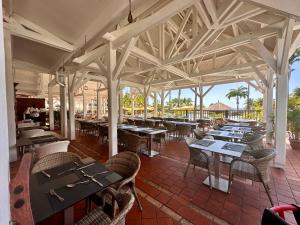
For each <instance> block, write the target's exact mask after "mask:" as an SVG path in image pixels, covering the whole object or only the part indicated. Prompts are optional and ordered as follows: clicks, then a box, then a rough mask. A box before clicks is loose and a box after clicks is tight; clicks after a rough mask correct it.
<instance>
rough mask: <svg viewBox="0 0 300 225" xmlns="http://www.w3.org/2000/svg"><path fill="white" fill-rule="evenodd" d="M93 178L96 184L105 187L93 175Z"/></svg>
mask: <svg viewBox="0 0 300 225" xmlns="http://www.w3.org/2000/svg"><path fill="white" fill-rule="evenodd" d="M91 180H92V181H94V182H95V183H96V184H98V185H99V186H100V187H103V184H101V183H100V182H99V181H97V180H96V179H95V178H94V177H91Z"/></svg>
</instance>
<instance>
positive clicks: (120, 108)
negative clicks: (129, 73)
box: [119, 88, 124, 123]
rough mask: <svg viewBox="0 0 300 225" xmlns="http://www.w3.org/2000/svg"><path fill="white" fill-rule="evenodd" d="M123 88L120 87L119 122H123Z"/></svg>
mask: <svg viewBox="0 0 300 225" xmlns="http://www.w3.org/2000/svg"><path fill="white" fill-rule="evenodd" d="M123 114H124V113H123V89H122V88H120V93H119V123H123Z"/></svg>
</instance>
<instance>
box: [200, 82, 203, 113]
mask: <svg viewBox="0 0 300 225" xmlns="http://www.w3.org/2000/svg"><path fill="white" fill-rule="evenodd" d="M199 95H200V97H199V99H200V102H199V109H200V119H202V118H203V86H202V85H200V86H199Z"/></svg>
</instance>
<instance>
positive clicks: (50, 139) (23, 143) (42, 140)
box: [16, 133, 67, 147]
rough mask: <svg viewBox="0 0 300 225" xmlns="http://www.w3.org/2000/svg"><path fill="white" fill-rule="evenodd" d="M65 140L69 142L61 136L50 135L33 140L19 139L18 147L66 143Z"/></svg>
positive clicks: (33, 138)
mask: <svg viewBox="0 0 300 225" xmlns="http://www.w3.org/2000/svg"><path fill="white" fill-rule="evenodd" d="M64 140H67V138H65V137H63V136H61V135H59V134H55V133H49V134H45V135H42V136H36V137H31V138H19V139H17V142H16V147H23V146H29V145H34V144H43V143H49V142H55V141H64Z"/></svg>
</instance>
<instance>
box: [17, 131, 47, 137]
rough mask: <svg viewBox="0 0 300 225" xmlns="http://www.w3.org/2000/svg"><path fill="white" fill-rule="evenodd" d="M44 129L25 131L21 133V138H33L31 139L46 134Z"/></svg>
mask: <svg viewBox="0 0 300 225" xmlns="http://www.w3.org/2000/svg"><path fill="white" fill-rule="evenodd" d="M44 132H45V131H44V130H43V129H32V130H24V131H22V132H21V134H20V137H21V138H31V137H37V136H41V135H43V134H44Z"/></svg>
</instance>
